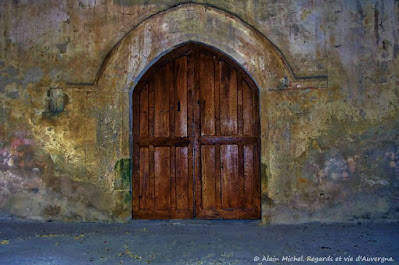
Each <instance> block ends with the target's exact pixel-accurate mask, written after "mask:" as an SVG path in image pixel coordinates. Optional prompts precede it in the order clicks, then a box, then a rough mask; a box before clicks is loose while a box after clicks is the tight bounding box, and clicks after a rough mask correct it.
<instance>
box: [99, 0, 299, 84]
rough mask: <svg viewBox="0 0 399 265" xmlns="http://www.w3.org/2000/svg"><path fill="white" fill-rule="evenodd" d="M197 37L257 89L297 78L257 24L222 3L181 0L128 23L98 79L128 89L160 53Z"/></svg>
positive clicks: (162, 53)
mask: <svg viewBox="0 0 399 265" xmlns="http://www.w3.org/2000/svg"><path fill="white" fill-rule="evenodd" d="M189 41H194V42H199V43H203V44H205V45H208V46H211V47H214V48H216V49H218V50H220V51H222V52H223V53H225V54H227V55H228V56H229V57H231V58H233V59H234V60H235V61H236V62H237V63H238V64H239V65H241V66H242V67H243V68H244V69H245V71H247V73H248V74H249V75H250V76H251V77H252V78H253V80H254V81H255V83H256V85H257V86H258V87H259V89H260V90H263V89H266V88H273V87H277V86H278V82H279V81H280V80H281V78H283V77H288V79H289V80H292V79H295V75H294V74H293V72H292V71H291V69H290V67H289V65H288V63H287V62H286V60H285V59H284V56H283V55H282V54H281V52H280V51H279V49H278V48H277V47H276V46H275V45H274V44H273V43H272V42H270V41H269V40H268V39H267V38H266V37H265V36H264V35H262V34H261V33H260V32H259V31H257V30H256V29H255V28H253V27H251V26H249V25H248V24H246V23H245V22H243V21H242V20H241V19H239V18H237V17H235V16H233V15H231V14H229V13H227V12H225V11H222V10H220V9H217V8H214V7H210V6H207V5H203V4H184V5H179V6H176V7H172V8H170V9H167V10H165V11H162V12H160V13H157V14H156V15H153V16H151V17H149V18H147V19H146V20H144V21H143V22H141V23H140V24H139V25H138V26H136V27H135V28H134V29H132V30H131V31H130V32H129V33H128V34H127V35H126V36H125V37H124V38H123V39H122V40H121V41H120V42H119V43H118V44H117V45H116V46H115V47H114V49H113V50H112V51H111V53H110V54H109V55H108V57H107V59H106V60H105V61H104V63H103V65H102V67H101V69H100V71H99V73H98V75H97V79H96V84H97V86H98V88H100V89H106V90H109V89H112V90H114V89H116V90H118V91H126V90H130V89H132V88H134V86H135V85H136V84H137V82H138V80H139V79H140V77H141V76H142V74H143V73H144V72H145V71H146V70H147V69H148V68H149V67H151V65H152V64H153V63H154V62H156V61H157V60H158V59H159V58H160V57H162V56H163V55H165V54H167V53H168V52H170V51H171V50H173V49H174V48H176V47H177V46H179V45H181V44H183V43H185V42H189Z"/></svg>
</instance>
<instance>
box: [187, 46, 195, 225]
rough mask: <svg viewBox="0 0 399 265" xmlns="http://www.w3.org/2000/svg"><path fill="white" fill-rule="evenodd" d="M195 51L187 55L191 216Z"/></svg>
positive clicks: (191, 198)
mask: <svg viewBox="0 0 399 265" xmlns="http://www.w3.org/2000/svg"><path fill="white" fill-rule="evenodd" d="M195 58H196V57H195V53H194V51H193V50H191V53H190V54H189V55H188V56H187V109H188V110H187V134H188V136H189V137H190V140H191V144H190V145H189V146H188V163H189V165H188V175H189V179H188V182H189V187H190V189H189V198H188V199H189V210H190V211H191V213H192V217H193V218H195V204H196V200H195V199H194V198H195V182H196V179H195V172H196V170H195V168H196V164H195V156H194V149H195V147H196V140H195V137H196V135H195V133H194V130H195V119H194V106H195V105H196V102H195V94H194V91H195Z"/></svg>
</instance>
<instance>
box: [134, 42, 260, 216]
mask: <svg viewBox="0 0 399 265" xmlns="http://www.w3.org/2000/svg"><path fill="white" fill-rule="evenodd" d="M259 146H260V138H259V108H258V92H257V88H256V86H255V84H254V83H253V81H252V80H251V79H250V78H249V77H248V75H247V74H246V73H245V72H244V71H243V70H242V69H241V68H240V67H239V66H237V64H236V63H235V62H233V61H232V60H231V59H229V58H228V57H226V56H225V55H223V54H221V53H219V52H217V51H215V50H213V49H211V48H208V47H206V46H203V45H199V44H194V43H191V44H187V45H185V46H183V47H180V48H177V49H176V50H174V51H172V52H171V53H169V54H167V55H166V56H164V57H162V58H161V59H160V60H159V61H158V62H157V63H156V64H154V65H153V66H152V67H151V68H150V69H149V70H148V71H147V72H146V74H145V75H144V76H143V77H142V78H141V80H140V82H139V84H138V85H137V87H136V88H135V90H134V93H133V150H134V152H133V217H134V218H146V219H174V218H204V219H217V218H224V219H258V218H260V165H259Z"/></svg>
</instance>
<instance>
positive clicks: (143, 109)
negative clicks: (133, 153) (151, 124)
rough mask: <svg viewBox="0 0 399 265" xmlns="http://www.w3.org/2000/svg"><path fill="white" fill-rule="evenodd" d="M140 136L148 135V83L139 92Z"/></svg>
mask: <svg viewBox="0 0 399 265" xmlns="http://www.w3.org/2000/svg"><path fill="white" fill-rule="evenodd" d="M137 124H139V125H140V137H141V138H144V137H148V84H146V85H145V86H144V87H143V89H142V90H141V93H140V122H139V123H137Z"/></svg>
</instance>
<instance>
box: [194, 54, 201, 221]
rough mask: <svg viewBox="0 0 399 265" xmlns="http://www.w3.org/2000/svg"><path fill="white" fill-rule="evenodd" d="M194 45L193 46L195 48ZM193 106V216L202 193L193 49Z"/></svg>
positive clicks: (197, 101)
mask: <svg viewBox="0 0 399 265" xmlns="http://www.w3.org/2000/svg"><path fill="white" fill-rule="evenodd" d="M195 47H196V46H194V48H195ZM194 51H195V53H194V63H195V65H194V80H193V81H194V91H193V99H194V104H193V105H194V107H193V113H194V115H193V161H194V198H195V208H194V216H196V215H197V213H200V212H201V207H202V196H201V195H202V194H201V186H202V184H201V182H202V180H201V149H200V145H199V143H198V139H199V138H200V135H201V116H200V112H201V108H200V103H201V97H200V86H199V77H200V76H199V71H198V69H199V58H198V57H199V55H198V52H197V50H194Z"/></svg>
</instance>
